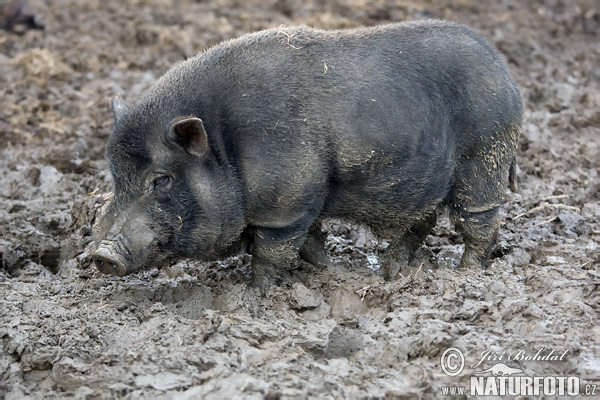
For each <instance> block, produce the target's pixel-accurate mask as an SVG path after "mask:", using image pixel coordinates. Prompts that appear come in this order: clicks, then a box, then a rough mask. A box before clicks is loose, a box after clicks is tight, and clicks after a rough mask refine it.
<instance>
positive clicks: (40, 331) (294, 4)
mask: <svg viewBox="0 0 600 400" xmlns="http://www.w3.org/2000/svg"><path fill="white" fill-rule="evenodd" d="M598 6H599V4H598V3H597V2H595V1H593V0H591V1H584V0H580V1H576V0H545V1H542V0H538V1H532V0H531V1H512V0H499V1H494V2H491V1H490V2H481V1H477V0H460V1H442V0H428V1H422V2H417V1H384V0H370V1H367V0H357V1H352V0H337V1H326V2H323V1H320V0H319V1H318V0H301V1H300V0H279V1H275V2H267V1H259V0H251V1H238V0H204V1H188V0H182V1H178V2H170V1H167V0H149V1H142V0H137V1H125V2H122V1H116V0H110V1H105V0H95V1H76V0H51V1H42V0H32V1H31V2H30V7H31V9H32V10H33V11H34V12H35V13H36V15H37V16H38V17H39V19H40V21H42V22H43V24H44V25H45V30H44V31H30V32H27V33H26V34H25V35H23V36H18V35H14V34H10V33H6V32H0V102H1V104H0V152H1V156H0V176H1V184H0V204H1V205H0V220H1V224H0V230H1V238H0V260H1V268H0V338H1V340H2V342H1V347H0V349H1V352H0V377H1V381H0V398H1V397H2V396H5V397H6V398H8V399H16V398H22V397H31V398H69V397H74V398H113V397H127V398H143V399H150V398H184V399H185V398H200V397H203V396H205V397H209V398H231V397H235V398H239V397H244V398H262V397H269V398H306V397H319V398H339V397H346V398H357V397H358V398H365V397H373V398H381V397H400V398H402V397H405V398H417V397H422V398H435V397H440V396H441V394H442V392H441V390H442V387H443V386H445V385H467V386H468V385H469V377H470V375H471V373H472V372H474V371H478V370H482V369H484V368H489V367H491V366H493V365H494V364H495V362H496V361H493V360H487V361H484V362H483V363H482V364H481V365H479V366H474V365H475V364H476V363H477V362H478V361H479V359H480V358H481V354H482V352H485V351H493V352H495V354H497V355H500V354H505V357H508V355H510V354H514V353H515V352H519V351H524V352H526V353H527V354H529V355H533V354H535V353H536V352H538V351H539V350H542V351H543V353H542V355H543V354H548V353H549V352H550V351H552V350H554V351H555V354H562V355H564V356H563V357H562V360H554V361H551V360H546V361H542V360H523V359H517V360H510V361H508V360H506V358H504V359H503V361H504V362H505V363H506V364H507V365H509V366H511V367H514V368H519V369H522V370H523V371H524V374H526V375H528V376H539V375H541V376H549V375H561V376H576V377H579V378H580V379H581V383H582V385H583V384H586V383H587V384H594V383H595V384H600V381H599V377H600V317H599V315H600V314H599V305H600V304H599V303H600V291H599V286H600V272H599V266H600V258H599V253H600V252H599V246H600V224H599V223H598V220H599V218H600V194H599V182H600V179H599V177H598V171H599V170H600V158H599V152H598V147H599V144H600V69H599V65H600V17H599V14H598V12H599V11H600V7H598ZM594 7H595V8H594ZM428 17H433V18H442V19H448V20H452V21H458V22H462V23H466V24H468V25H471V26H473V27H475V28H477V29H479V30H481V32H482V33H483V34H484V35H485V36H486V37H487V38H489V39H490V41H491V42H493V43H494V44H495V45H496V46H497V47H498V48H499V49H500V51H501V52H502V53H503V54H504V55H505V56H506V58H507V60H508V62H509V65H510V69H511V71H512V72H513V73H514V76H515V77H516V80H517V81H518V83H519V84H520V85H521V88H522V92H523V96H524V99H525V103H526V108H527V111H526V114H525V121H524V129H523V136H522V138H521V140H520V146H519V152H518V163H519V173H518V176H519V185H520V191H519V192H518V193H517V194H510V192H508V196H509V199H510V200H509V202H508V203H507V204H506V205H505V206H504V207H503V210H502V215H503V221H502V230H501V234H500V238H499V243H498V247H497V249H496V250H495V251H494V253H493V257H494V260H493V263H492V265H491V267H490V268H488V269H487V270H486V271H481V270H456V269H454V268H455V267H456V266H457V264H458V261H459V257H460V255H461V253H462V244H461V238H460V236H458V235H457V234H456V233H455V231H454V229H453V228H452V226H451V225H450V223H449V222H448V219H447V216H446V217H443V218H442V219H441V222H440V224H439V226H438V227H437V228H436V229H435V231H434V233H433V234H432V235H430V236H429V237H428V238H427V240H426V243H425V245H423V246H422V247H421V249H420V250H419V252H418V256H417V257H416V259H415V260H414V262H413V264H412V265H411V269H409V270H407V271H405V273H404V275H403V276H401V277H400V278H399V279H398V280H397V281H394V282H386V281H384V280H383V279H382V278H381V277H380V276H379V275H378V273H377V270H378V266H379V261H378V259H377V256H376V254H377V251H378V250H381V249H382V248H384V247H385V245H386V242H385V241H375V240H374V238H373V237H372V236H371V235H370V234H369V232H368V231H366V230H365V229H364V228H361V227H355V226H350V225H347V224H344V223H340V222H338V221H332V222H330V223H328V226H327V228H328V232H329V236H328V248H329V251H330V253H331V254H332V256H333V259H334V261H335V262H336V267H335V268H330V269H329V270H325V271H317V270H314V268H312V269H311V268H310V267H309V266H304V269H302V270H300V271H298V272H297V275H298V281H299V282H296V283H294V284H291V285H287V286H285V287H280V288H273V289H270V290H269V291H268V292H267V293H266V295H265V296H262V297H261V296H259V295H258V294H256V293H255V292H254V291H253V290H251V289H249V288H248V287H247V284H248V278H249V273H250V271H249V260H250V256H241V257H238V258H232V259H228V260H224V261H219V262H213V263H199V262H195V261H193V260H183V261H181V262H179V263H177V264H175V265H173V266H171V267H169V268H166V269H164V270H158V269H155V268H154V269H148V270H146V271H144V272H140V273H137V274H134V275H131V276H128V277H126V278H123V279H120V278H115V277H106V276H103V275H100V274H99V273H98V272H97V271H96V270H95V269H94V268H93V267H92V266H90V263H89V261H88V259H87V254H88V252H89V251H90V248H91V247H90V243H91V238H90V222H91V218H92V217H93V212H92V208H91V207H92V205H93V202H94V200H93V199H94V195H90V194H95V193H103V192H106V191H109V190H110V184H111V183H110V179H109V177H108V175H107V173H106V172H105V170H104V169H105V166H106V164H105V162H104V161H103V153H104V146H105V142H106V140H107V137H108V135H109V134H110V132H111V129H112V125H113V120H112V115H111V112H110V110H109V107H108V103H109V99H110V98H111V96H113V95H114V94H116V93H120V94H122V95H123V97H124V98H125V99H126V100H127V101H135V99H136V98H137V97H138V96H139V95H140V93H141V92H142V90H144V89H145V88H146V87H148V86H149V85H150V84H151V83H152V82H153V81H154V80H155V79H156V78H157V77H159V76H160V75H161V74H162V73H163V72H164V71H165V70H166V69H167V68H169V66H171V65H172V64H173V63H174V62H176V61H178V60H181V59H184V58H186V57H188V56H192V55H194V54H196V53H198V52H200V51H202V50H203V49H205V48H206V47H207V46H210V45H213V44H215V43H218V42H219V41H222V40H224V39H228V38H232V37H235V36H238V35H240V34H243V33H245V32H248V31H254V30H258V29H262V28H269V27H277V26H279V25H281V24H300V23H305V24H308V25H311V26H315V27H321V28H346V27H354V26H360V25H375V24H382V23H386V22H390V21H401V20H413V19H419V18H428ZM449 347H455V348H457V349H459V350H461V351H462V352H463V354H464V357H465V361H466V362H465V364H466V365H465V369H464V371H463V372H462V373H461V374H459V375H458V376H456V377H450V376H447V375H446V374H444V373H443V371H442V369H441V367H440V358H441V354H442V352H443V351H444V350H446V349H447V348H449ZM544 347H545V348H546V349H545V350H544V349H542V348H544ZM565 352H566V354H565ZM513 358H514V357H513ZM598 392H600V388H599V389H597V391H596V393H598Z"/></svg>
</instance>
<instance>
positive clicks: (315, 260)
mask: <svg viewBox="0 0 600 400" xmlns="http://www.w3.org/2000/svg"><path fill="white" fill-rule="evenodd" d="M325 238H326V235H325V232H323V230H322V229H321V221H316V222H315V223H313V224H312V225H311V227H310V229H309V231H308V236H307V237H306V240H305V241H304V243H303V244H302V247H300V257H302V259H303V260H304V261H306V262H308V263H311V264H312V265H314V266H315V267H318V268H327V267H328V266H331V265H332V263H331V260H330V259H329V256H328V255H327V251H326V250H325Z"/></svg>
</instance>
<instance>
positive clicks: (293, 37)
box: [92, 21, 522, 287]
mask: <svg viewBox="0 0 600 400" xmlns="http://www.w3.org/2000/svg"><path fill="white" fill-rule="evenodd" d="M113 110H114V113H115V130H114V133H113V134H112V135H111V137H110V139H109V142H108V145H107V151H106V156H107V160H108V165H109V168H110V171H111V172H112V175H113V178H114V183H115V191H114V193H115V194H114V199H113V201H112V202H111V203H110V204H109V205H108V207H107V208H106V211H105V212H104V214H103V216H102V217H101V218H100V221H99V222H98V224H97V227H96V230H95V232H96V233H95V236H96V240H97V243H98V249H97V250H96V251H95V253H94V254H93V255H92V258H94V260H95V263H96V265H97V266H98V268H99V269H100V270H101V271H103V272H105V273H111V274H112V273H114V274H117V275H119V276H122V275H125V274H128V273H131V272H134V271H136V270H138V269H139V268H141V267H146V266H152V265H161V264H163V263H164V262H165V261H166V260H168V259H170V258H179V257H193V258H198V259H204V260H209V259H216V258H220V257H224V256H226V255H229V254H233V253H235V252H237V251H240V250H242V249H243V248H251V249H252V269H253V284H254V285H255V286H259V287H266V286H269V285H272V284H279V283H281V282H282V281H283V280H284V279H285V276H286V274H287V271H288V270H289V268H290V267H291V266H292V265H293V263H294V261H295V260H297V259H298V257H299V256H300V257H302V258H304V259H305V260H307V261H309V262H311V263H313V264H315V265H318V266H325V265H328V264H329V260H328V258H327V255H326V254H325V251H324V245H323V242H324V235H323V233H322V232H321V228H320V221H321V220H322V219H324V218H330V217H332V218H341V219H347V220H351V221H354V222H358V223H362V224H365V225H368V226H369V227H370V228H371V229H372V230H373V232H374V233H376V234H377V235H379V236H381V237H387V238H392V239H393V240H392V244H391V246H390V248H389V249H388V251H387V252H386V254H385V262H384V266H385V268H386V270H387V272H386V275H387V276H388V278H394V277H395V276H396V275H397V271H398V269H399V267H401V266H402V265H404V264H406V263H407V262H408V261H409V260H410V258H411V257H412V256H413V254H414V252H415V250H416V249H417V248H418V247H419V245H420V243H421V242H422V240H423V239H424V237H425V236H426V235H427V234H428V232H429V231H430V230H431V228H432V227H433V226H434V225H435V210H436V209H437V208H438V207H441V206H448V207H449V208H450V214H451V218H452V220H453V221H454V223H455V225H456V227H457V229H458V230H459V231H460V232H461V233H462V235H463V237H464V239H465V253H464V255H463V258H462V261H461V266H462V267H480V268H481V267H482V266H483V267H485V266H486V264H487V262H488V258H489V254H490V252H491V250H492V248H493V245H494V242H495V239H496V235H497V231H498V227H499V219H498V215H497V213H498V209H499V207H500V205H501V204H502V202H503V200H504V193H505V189H506V187H507V186H508V184H509V181H510V184H511V187H514V185H515V174H514V171H515V163H514V154H515V149H516V143H517V140H518V136H519V133H520V126H521V118H522V102H521V96H520V93H519V90H518V88H517V86H516V84H515V83H514V81H513V80H512V78H511V77H510V75H509V73H508V71H507V68H506V66H505V64H504V62H503V61H502V59H501V58H500V57H499V56H498V55H497V53H496V52H495V51H494V50H493V49H492V48H491V47H490V46H489V45H488V44H487V43H486V42H485V41H484V40H483V39H482V38H481V37H480V36H478V35H477V34H476V33H475V32H474V31H472V30H471V29H469V28H466V27H464V26H460V25H455V24H451V23H443V22H433V21H428V22H416V23H403V24H394V25H388V26H384V27H376V28H365V29H357V30H348V31H331V32H325V31H320V30H314V29H310V28H306V27H297V28H280V29H275V30H268V31H263V32H259V33H256V34H250V35H246V36H243V37H241V38H239V39H236V40H233V41H229V42H225V43H223V44H221V45H218V46H216V47H214V48H212V49H209V50H207V51H206V52H204V53H202V54H200V55H198V56H197V57H195V58H192V59H189V60H187V61H185V62H182V63H180V64H178V65H177V66H175V67H174V68H173V69H172V70H171V71H169V72H168V73H167V74H165V75H164V76H163V77H162V78H161V79H160V80H159V81H158V82H157V83H156V84H155V85H154V86H153V87H152V88H150V89H149V90H148V91H147V92H146V93H145V94H144V95H143V96H142V98H141V99H140V100H139V101H138V102H136V103H134V104H131V105H128V104H126V103H125V102H123V100H121V99H120V98H118V97H117V98H115V100H114V101H113Z"/></svg>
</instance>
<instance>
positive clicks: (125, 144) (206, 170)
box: [91, 97, 244, 276]
mask: <svg viewBox="0 0 600 400" xmlns="http://www.w3.org/2000/svg"><path fill="white" fill-rule="evenodd" d="M112 106H113V111H114V114H115V130H114V132H113V134H112V135H111V137H110V139H109V141H108V144H107V149H106V159H107V163H108V167H109V170H110V172H111V174H112V177H113V181H114V197H113V199H112V201H111V202H110V203H109V204H108V205H107V206H106V207H104V210H103V212H102V213H101V215H100V217H99V218H98V222H97V223H96V225H95V226H94V239H95V241H96V245H97V248H96V250H95V251H94V252H93V253H92V255H91V258H92V259H93V261H94V263H95V264H96V267H97V268H98V269H99V270H100V271H101V272H103V273H106V274H112V275H118V276H124V275H127V274H129V273H132V272H135V271H137V270H139V269H140V268H143V267H150V266H161V265H162V264H164V263H165V262H166V261H168V260H169V259H173V258H178V257H194V258H198V259H213V258H216V257H219V255H221V254H222V253H224V252H226V251H227V249H229V248H230V247H231V246H232V245H233V244H234V243H235V242H236V241H237V240H238V239H239V237H240V234H241V232H242V230H243V227H244V222H243V219H244V218H243V211H242V205H241V203H242V200H241V195H240V190H239V185H238V180H237V178H236V174H235V173H234V172H233V171H232V167H231V166H230V165H229V163H228V162H227V161H224V160H226V159H227V157H226V155H223V154H220V153H223V152H224V150H223V149H219V147H218V144H214V145H212V146H211V143H210V139H209V136H208V135H207V133H206V130H205V127H204V124H203V122H202V121H201V120H200V119H199V118H197V117H196V116H192V115H184V116H175V117H172V116H171V115H168V116H166V117H165V115H164V114H163V115H161V113H160V112H153V111H152V108H153V107H148V106H147V105H145V106H144V105H143V104H138V103H136V104H133V105H127V104H126V103H125V102H124V101H123V100H122V99H121V98H120V97H115V99H114V100H113V104H112ZM170 114H173V113H170Z"/></svg>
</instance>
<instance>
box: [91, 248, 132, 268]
mask: <svg viewBox="0 0 600 400" xmlns="http://www.w3.org/2000/svg"><path fill="white" fill-rule="evenodd" d="M115 246H116V244H115V243H114V242H111V241H108V240H102V241H101V242H100V244H99V245H98V248H97V249H96V251H94V252H93V253H92V254H91V258H92V260H93V261H94V264H95V265H96V268H98V270H99V271H100V272H102V273H103V274H106V275H117V276H119V277H123V276H125V275H127V267H126V266H125V260H123V257H122V256H120V255H119V251H118V250H117V249H116V248H115Z"/></svg>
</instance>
